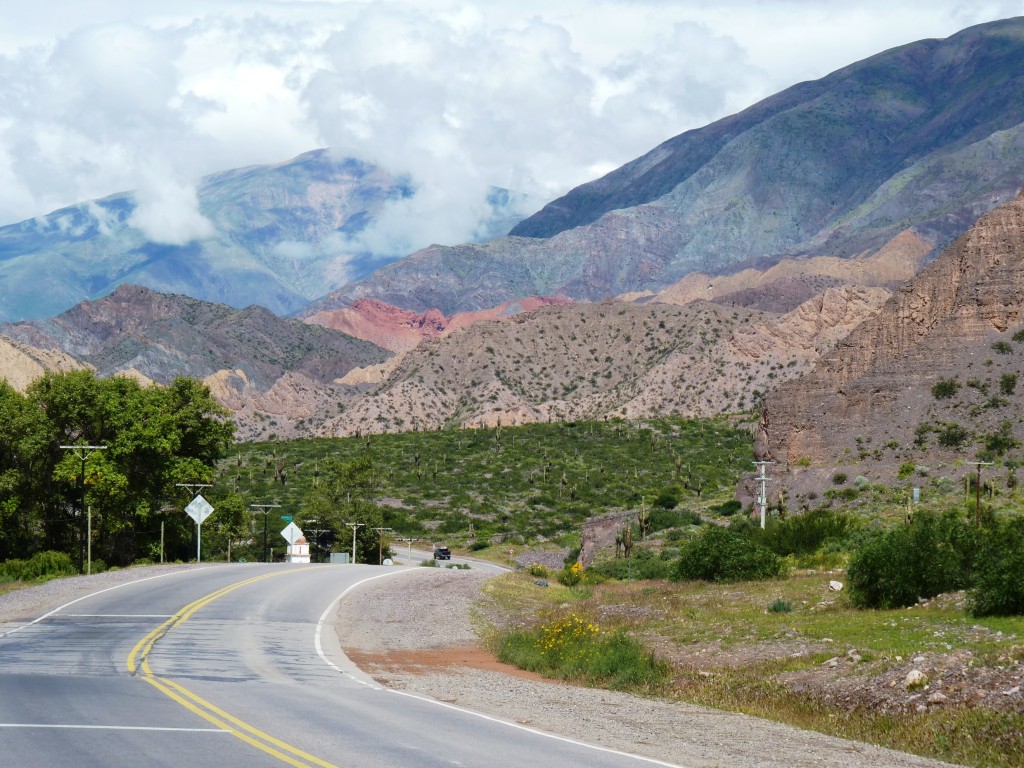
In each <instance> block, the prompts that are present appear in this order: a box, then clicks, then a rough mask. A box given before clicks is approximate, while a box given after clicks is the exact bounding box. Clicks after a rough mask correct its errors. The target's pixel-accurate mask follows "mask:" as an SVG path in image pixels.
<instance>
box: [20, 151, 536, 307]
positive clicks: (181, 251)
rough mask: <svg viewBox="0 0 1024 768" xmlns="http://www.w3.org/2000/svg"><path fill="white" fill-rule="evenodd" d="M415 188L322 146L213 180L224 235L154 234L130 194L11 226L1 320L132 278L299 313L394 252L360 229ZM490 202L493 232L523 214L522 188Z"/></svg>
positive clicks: (202, 208) (207, 208)
mask: <svg viewBox="0 0 1024 768" xmlns="http://www.w3.org/2000/svg"><path fill="white" fill-rule="evenodd" d="M415 193H416V189H415V186H414V185H413V184H412V182H411V181H410V180H409V179H408V178H404V177H397V178H396V177H394V176H392V175H391V174H390V173H388V172H387V171H385V170H384V169H382V168H380V167H378V166H375V165H373V164H370V163H365V162H362V161H359V160H354V159H352V158H336V157H335V156H334V155H333V154H332V153H331V152H330V151H328V150H325V149H320V150H315V151H312V152H307V153H305V154H303V155H300V156H299V157H296V158H294V159H292V160H289V161H287V162H284V163H279V164H276V165H262V166H252V167H248V168H239V169H235V170H231V171H225V172H223V173H216V174H213V175H210V176H207V177H206V178H204V179H203V180H202V182H201V183H200V184H199V186H198V204H199V212H200V213H201V214H202V215H203V216H204V217H205V218H206V220H207V221H208V222H209V223H210V226H211V228H212V234H211V235H210V236H208V237H204V238H200V239H195V240H191V241H189V242H187V243H166V242H158V241H154V240H152V239H149V238H148V237H147V236H146V234H145V233H144V232H143V230H142V229H141V228H140V227H139V226H137V225H136V224H137V222H136V221H135V218H134V216H135V214H136V212H137V210H138V202H137V200H136V197H135V195H134V194H133V193H127V192H126V193H120V194H115V195H111V196H109V197H105V198H103V199H101V200H93V201H90V202H86V203H81V204H78V205H74V206H71V207H68V208H64V209H61V210H59V211H55V212H53V213H51V214H49V215H47V216H44V217H41V218H38V219H29V220H28V221H23V222H20V223H17V224H11V225H8V226H4V227H0V320H7V321H17V320H26V319H41V318H46V317H50V316H52V315H55V314H59V313H60V312H63V311H64V310H66V309H69V308H71V307H72V306H74V305H75V304H77V303H79V302H81V301H83V300H88V299H95V298H99V297H102V296H104V295H106V294H107V293H110V292H111V291H112V290H114V288H116V287H117V286H119V285H124V284H137V285H143V286H146V287H148V288H151V289H153V290H156V291H161V292H165V293H174V294H182V295H188V296H192V297H194V298H199V299H203V300H206V301H211V302H217V303H224V304H228V305H230V306H233V307H237V308H242V307H247V306H249V305H251V304H258V305H260V306H263V307H265V308H267V309H269V310H271V311H273V312H275V313H277V314H291V313H293V312H296V311H297V310H299V309H301V308H303V307H304V306H305V305H307V304H308V303H309V302H310V301H311V300H313V299H315V298H319V297H321V296H323V294H324V293H326V292H327V291H329V290H331V289H332V288H336V287H338V286H341V285H343V284H345V283H346V282H348V281H350V280H352V279H354V278H358V277H362V276H364V275H366V274H368V273H370V272H371V271H373V270H374V269H376V268H377V267H379V266H381V265H382V264H385V263H387V262H388V261H391V260H394V259H395V258H396V256H394V255H392V254H381V253H373V252H370V251H367V250H365V248H364V246H362V245H360V244H359V240H358V235H359V234H360V233H361V232H363V231H364V230H365V229H366V228H367V227H368V226H370V225H371V224H372V223H373V222H374V221H375V220H376V218H377V217H378V216H380V214H381V211H382V210H383V208H384V207H385V206H386V205H388V204H389V203H392V202H395V201H399V200H402V199H406V198H409V197H411V196H412V195H414V194H415ZM488 202H489V204H490V210H491V219H490V220H489V221H487V222H484V223H482V225H481V228H482V230H483V231H484V232H485V233H486V232H491V233H493V234H497V233H498V231H499V229H495V228H501V229H504V228H507V227H508V226H509V225H510V222H514V221H517V220H518V218H519V216H517V215H516V213H515V210H516V209H517V207H518V206H519V205H521V204H522V200H521V199H520V198H517V197H515V196H512V195H510V194H509V193H508V192H507V191H505V190H492V193H491V195H490V197H489V199H488Z"/></svg>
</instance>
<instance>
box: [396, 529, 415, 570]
mask: <svg viewBox="0 0 1024 768" xmlns="http://www.w3.org/2000/svg"><path fill="white" fill-rule="evenodd" d="M399 541H404V542H406V543H407V544H408V545H409V565H412V543H413V542H414V541H419V539H414V538H412V537H411V536H406V537H405V538H402V539H399Z"/></svg>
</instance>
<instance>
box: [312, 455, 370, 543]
mask: <svg viewBox="0 0 1024 768" xmlns="http://www.w3.org/2000/svg"><path fill="white" fill-rule="evenodd" d="M373 476H374V466H373V463H372V461H371V460H370V459H369V457H367V456H361V457H359V458H357V459H354V460H352V461H347V462H342V461H339V460H338V459H335V458H329V459H327V460H326V461H325V462H324V464H323V467H322V477H321V480H320V483H319V484H318V485H317V487H316V488H314V489H313V490H312V491H311V492H310V494H309V495H308V496H307V497H306V501H305V504H304V505H303V507H304V512H305V516H306V517H308V518H310V519H314V518H315V519H316V520H319V521H320V523H321V524H322V525H323V527H324V528H326V529H327V530H328V531H329V533H330V535H329V537H328V538H332V539H333V541H334V547H333V549H334V550H336V551H339V552H347V551H351V546H352V544H351V543H352V529H351V528H350V527H349V524H350V523H351V524H358V523H361V525H359V526H358V527H357V528H356V534H355V535H356V561H357V562H360V563H377V562H379V561H380V559H381V553H382V551H383V557H388V556H390V551H389V549H388V548H387V547H382V546H381V545H382V542H381V531H379V530H375V529H378V528H383V527H384V515H383V513H382V512H381V510H380V508H379V507H377V506H376V505H375V504H373V503H372V501H371V498H370V495H371V491H372V489H373V487H374V483H373Z"/></svg>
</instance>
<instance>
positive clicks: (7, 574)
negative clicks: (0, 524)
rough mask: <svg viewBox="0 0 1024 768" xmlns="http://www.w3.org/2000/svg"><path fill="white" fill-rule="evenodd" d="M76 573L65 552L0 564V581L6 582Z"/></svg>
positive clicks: (44, 553)
mask: <svg viewBox="0 0 1024 768" xmlns="http://www.w3.org/2000/svg"><path fill="white" fill-rule="evenodd" d="M76 573H78V569H77V568H75V566H74V564H73V563H72V562H71V557H70V556H69V555H67V554H65V553H64V552H53V551H47V552H37V553H36V554H34V555H32V557H30V558H29V559H28V560H8V561H6V562H4V563H0V579H3V580H5V581H37V580H39V579H52V578H56V577H58V576H71V575H73V574H76Z"/></svg>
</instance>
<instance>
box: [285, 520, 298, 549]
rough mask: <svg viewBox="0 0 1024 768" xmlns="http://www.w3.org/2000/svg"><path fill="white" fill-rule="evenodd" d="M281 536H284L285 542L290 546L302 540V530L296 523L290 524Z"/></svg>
mask: <svg viewBox="0 0 1024 768" xmlns="http://www.w3.org/2000/svg"><path fill="white" fill-rule="evenodd" d="M281 535H282V536H284V540H285V541H287V542H288V543H289V544H294V543H295V542H296V541H298V540H299V539H301V538H302V529H301V528H299V526H297V525H296V524H295V523H288V525H286V526H285V528H284V530H283V531H281Z"/></svg>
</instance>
